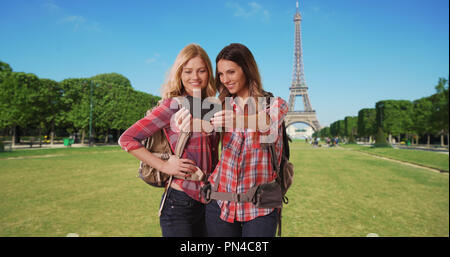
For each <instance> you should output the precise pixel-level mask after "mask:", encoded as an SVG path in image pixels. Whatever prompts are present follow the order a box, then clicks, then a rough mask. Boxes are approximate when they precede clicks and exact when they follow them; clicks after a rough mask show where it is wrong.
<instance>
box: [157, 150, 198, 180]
mask: <svg viewBox="0 0 450 257" xmlns="http://www.w3.org/2000/svg"><path fill="white" fill-rule="evenodd" d="M161 171H162V172H164V173H166V174H169V175H173V176H180V177H186V178H187V177H190V176H191V173H194V172H195V171H197V167H196V166H195V162H194V161H192V160H189V159H180V158H178V157H177V156H176V155H171V156H170V158H169V159H168V160H167V161H165V162H164V164H163V165H162V167H161Z"/></svg>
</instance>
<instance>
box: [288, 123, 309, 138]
mask: <svg viewBox="0 0 450 257" xmlns="http://www.w3.org/2000/svg"><path fill="white" fill-rule="evenodd" d="M286 132H287V134H288V135H289V136H290V137H291V138H292V139H304V138H310V137H312V134H313V133H314V130H313V129H312V128H311V127H310V126H306V127H305V128H296V127H294V126H293V125H292V126H289V127H287V130H286Z"/></svg>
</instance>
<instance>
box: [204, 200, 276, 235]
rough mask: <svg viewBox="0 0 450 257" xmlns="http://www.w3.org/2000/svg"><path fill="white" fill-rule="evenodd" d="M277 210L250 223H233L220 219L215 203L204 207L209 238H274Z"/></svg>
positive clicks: (217, 206)
mask: <svg viewBox="0 0 450 257" xmlns="http://www.w3.org/2000/svg"><path fill="white" fill-rule="evenodd" d="M278 215H279V214H278V210H277V209H275V210H274V211H273V212H271V213H269V214H268V215H266V216H260V217H257V218H255V219H253V220H250V221H245V222H239V221H235V222H234V223H230V222H226V221H223V220H222V219H221V218H220V207H219V205H218V204H217V202H216V201H211V202H210V203H209V204H207V205H206V228H207V231H208V236H210V237H274V236H275V233H276V230H277V225H278Z"/></svg>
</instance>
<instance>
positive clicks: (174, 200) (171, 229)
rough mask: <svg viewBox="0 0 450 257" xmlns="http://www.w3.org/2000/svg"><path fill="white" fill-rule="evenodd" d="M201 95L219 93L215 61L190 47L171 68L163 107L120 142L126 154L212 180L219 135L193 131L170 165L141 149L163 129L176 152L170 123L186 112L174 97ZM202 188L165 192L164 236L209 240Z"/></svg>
mask: <svg viewBox="0 0 450 257" xmlns="http://www.w3.org/2000/svg"><path fill="white" fill-rule="evenodd" d="M196 92H199V93H201V97H202V98H206V97H211V96H215V94H216V88H215V84H214V77H213V73H212V66H211V61H210V59H209V57H208V55H207V54H206V52H205V50H203V48H201V47H200V46H199V45H197V44H189V45H187V46H186V47H185V48H183V49H182V50H181V52H180V53H179V54H178V56H177V58H176V60H175V63H174V64H173V66H172V69H171V71H170V73H169V76H168V78H167V81H166V83H165V84H164V85H163V90H162V101H161V102H160V104H159V106H157V107H156V108H154V109H153V110H152V111H151V112H150V113H149V114H148V115H147V116H146V117H145V118H143V119H141V120H139V121H137V122H136V123H135V124H134V125H132V126H131V127H130V128H129V129H127V130H126V131H125V132H124V133H123V134H122V136H121V137H120V138H119V144H120V146H121V147H122V149H124V150H125V151H127V152H129V153H131V154H132V155H134V156H135V157H136V158H137V159H139V160H141V161H143V162H145V163H147V164H149V165H150V166H152V167H155V168H157V169H158V170H160V171H162V172H164V173H167V174H169V175H174V176H181V177H188V176H189V174H190V173H192V172H195V171H196V170H197V167H198V168H200V169H201V170H202V171H203V173H205V174H206V175H209V174H210V173H211V172H212V170H213V169H214V167H215V166H216V164H217V161H218V160H217V159H218V152H217V147H216V146H217V142H218V137H217V136H216V134H215V133H214V132H213V133H202V132H195V131H194V132H192V134H191V137H190V138H189V140H188V141H187V144H186V147H185V150H184V153H183V155H182V156H181V158H177V157H176V156H171V157H170V159H169V160H167V161H163V160H161V159H160V158H158V157H156V156H154V155H153V154H152V153H150V152H149V151H148V150H147V149H146V148H145V147H144V146H143V145H142V144H141V142H142V140H144V139H145V138H147V137H149V136H150V135H152V134H153V133H155V132H156V131H158V130H161V129H163V130H164V132H165V133H166V135H167V137H168V140H169V143H170V145H171V146H172V149H175V146H176V144H177V140H178V135H179V134H178V133H177V131H176V130H172V129H171V126H170V125H171V124H170V121H171V120H172V119H173V117H172V116H174V115H175V114H177V115H178V114H179V113H180V112H182V111H183V110H179V107H178V102H175V101H177V100H176V99H175V97H180V96H194V94H195V93H196ZM174 117H175V116H174ZM203 184H204V182H203V181H192V180H183V179H177V178H174V179H173V181H172V183H171V184H170V187H169V188H168V189H167V190H166V194H167V195H166V196H165V197H166V199H165V204H164V206H163V208H162V210H161V216H160V226H161V230H162V235H163V236H164V237H172V236H177V237H191V236H194V237H201V236H206V227H205V205H204V203H202V202H201V200H200V197H199V196H200V193H199V192H200V188H201V187H202V186H203ZM163 197H164V195H163Z"/></svg>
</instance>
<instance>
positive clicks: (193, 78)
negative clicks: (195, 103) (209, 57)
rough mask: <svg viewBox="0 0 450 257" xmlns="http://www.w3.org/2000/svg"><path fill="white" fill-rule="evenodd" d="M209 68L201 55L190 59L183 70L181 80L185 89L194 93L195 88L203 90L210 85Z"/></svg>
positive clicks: (189, 92) (191, 94)
mask: <svg viewBox="0 0 450 257" xmlns="http://www.w3.org/2000/svg"><path fill="white" fill-rule="evenodd" d="M208 79H209V74H208V68H207V67H206V64H205V62H204V61H203V59H202V58H201V57H200V56H196V57H194V58H192V59H190V60H189V61H188V62H187V63H186V64H185V65H184V66H183V69H182V71H181V81H182V82H183V85H184V89H185V90H186V92H187V93H188V94H189V95H190V96H193V95H194V90H199V91H202V90H203V89H205V88H206V86H207V85H208Z"/></svg>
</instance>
